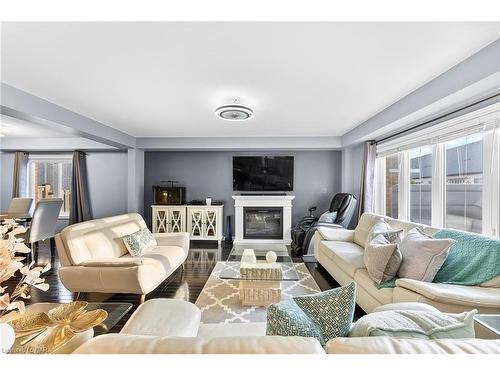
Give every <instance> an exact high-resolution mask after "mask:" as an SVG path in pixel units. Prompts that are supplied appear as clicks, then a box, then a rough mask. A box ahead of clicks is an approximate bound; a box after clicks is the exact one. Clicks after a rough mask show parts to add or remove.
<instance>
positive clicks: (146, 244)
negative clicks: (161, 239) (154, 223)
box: [122, 228, 157, 257]
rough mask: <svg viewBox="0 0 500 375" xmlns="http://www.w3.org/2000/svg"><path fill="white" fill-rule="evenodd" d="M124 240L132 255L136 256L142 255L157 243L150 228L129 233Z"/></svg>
mask: <svg viewBox="0 0 500 375" xmlns="http://www.w3.org/2000/svg"><path fill="white" fill-rule="evenodd" d="M122 240H123V242H124V243H125V246H126V247H127V250H128V252H129V253H130V255H132V256H134V257H140V256H141V255H143V254H144V252H145V251H146V250H147V249H149V248H151V247H153V246H156V245H157V243H156V240H155V238H154V236H153V233H151V231H150V230H149V229H148V228H144V229H141V230H138V231H137V232H134V233H132V234H127V235H126V236H123V237H122Z"/></svg>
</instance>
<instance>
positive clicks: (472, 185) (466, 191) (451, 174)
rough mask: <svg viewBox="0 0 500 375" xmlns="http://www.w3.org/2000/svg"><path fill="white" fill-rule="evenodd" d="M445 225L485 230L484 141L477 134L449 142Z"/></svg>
mask: <svg viewBox="0 0 500 375" xmlns="http://www.w3.org/2000/svg"><path fill="white" fill-rule="evenodd" d="M445 148H446V218H445V226H446V227H447V228H454V229H460V230H466V231H468V232H476V233H482V218H483V141H482V135H481V134H474V135H471V136H467V137H464V138H459V139H456V140H453V141H450V142H446V144H445Z"/></svg>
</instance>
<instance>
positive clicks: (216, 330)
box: [197, 322, 266, 339]
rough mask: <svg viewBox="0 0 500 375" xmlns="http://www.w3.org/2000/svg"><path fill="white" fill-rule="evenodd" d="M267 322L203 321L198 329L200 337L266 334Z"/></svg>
mask: <svg viewBox="0 0 500 375" xmlns="http://www.w3.org/2000/svg"><path fill="white" fill-rule="evenodd" d="M265 335H266V322H253V323H202V324H200V328H199V329H198V336H197V337H200V338H204V339H208V338H215V337H232V336H238V337H243V336H265Z"/></svg>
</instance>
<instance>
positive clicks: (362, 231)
mask: <svg viewBox="0 0 500 375" xmlns="http://www.w3.org/2000/svg"><path fill="white" fill-rule="evenodd" d="M380 218H383V219H384V220H385V221H386V222H387V224H389V225H390V226H391V228H392V229H393V230H400V229H402V230H403V232H404V234H405V235H406V233H408V232H409V231H410V230H411V229H413V228H421V229H424V231H425V232H427V228H430V227H425V226H424V225H421V224H416V223H412V222H409V221H403V220H398V219H393V218H391V217H387V216H380V215H376V214H370V213H364V214H363V215H361V217H360V218H359V222H358V225H357V226H356V229H355V230H354V242H356V243H357V244H358V245H360V246H364V245H365V243H366V240H367V238H368V233H369V232H370V230H371V228H372V226H373V225H374V224H375V222H376V221H377V220H378V219H380Z"/></svg>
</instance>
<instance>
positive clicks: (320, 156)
mask: <svg viewBox="0 0 500 375" xmlns="http://www.w3.org/2000/svg"><path fill="white" fill-rule="evenodd" d="M235 155H292V156H294V157H295V163H294V167H295V171H294V191H293V192H290V195H295V199H294V201H293V202H292V203H293V208H292V215H293V218H292V220H293V223H296V222H298V221H299V220H300V219H301V218H302V216H304V215H305V214H306V213H307V209H308V208H309V207H310V206H317V207H318V211H317V213H321V212H324V211H326V210H327V209H328V206H329V204H330V200H331V199H332V197H333V195H334V194H335V193H338V192H340V189H341V178H342V173H341V152H340V151H289V152H285V151H283V152H258V153H257V152H237V151H148V152H146V153H145V154H144V164H145V169H144V213H145V218H146V221H147V222H148V224H151V204H152V203H153V193H152V189H151V187H152V186H153V185H158V184H160V181H161V180H178V181H179V183H180V185H181V186H185V187H186V195H187V200H188V201H189V200H193V199H205V198H206V197H212V198H213V199H215V200H223V201H224V202H225V206H224V216H227V215H231V216H232V217H233V219H232V220H233V234H234V201H233V199H232V198H231V196H232V195H234V192H233V186H232V173H233V171H232V157H233V156H235ZM224 224H225V221H224Z"/></svg>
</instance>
